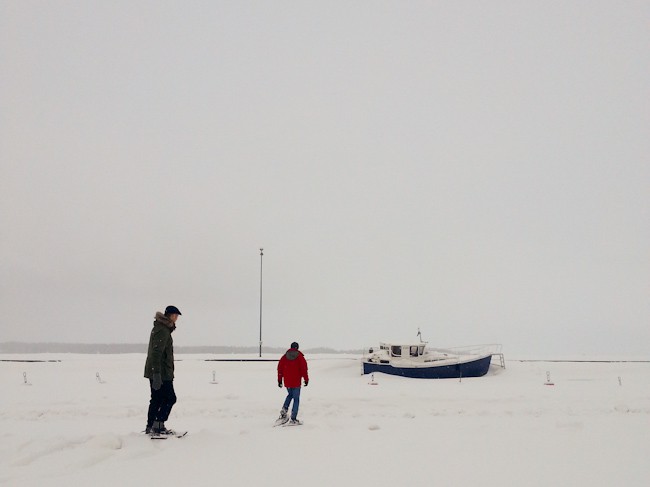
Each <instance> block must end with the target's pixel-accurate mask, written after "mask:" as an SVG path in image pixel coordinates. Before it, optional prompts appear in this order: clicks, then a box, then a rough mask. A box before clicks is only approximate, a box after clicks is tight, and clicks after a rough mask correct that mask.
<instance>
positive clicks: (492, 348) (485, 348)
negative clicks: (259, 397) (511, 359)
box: [429, 343, 506, 369]
mask: <svg viewBox="0 0 650 487" xmlns="http://www.w3.org/2000/svg"><path fill="white" fill-rule="evenodd" d="M429 350H430V351H433V352H437V353H446V354H453V355H457V356H459V357H462V356H470V355H496V356H497V357H499V361H500V365H501V367H503V368H504V369H505V367H506V365H505V359H504V357H503V345H501V344H500V343H489V344H483V345H468V346H464V347H453V348H429Z"/></svg>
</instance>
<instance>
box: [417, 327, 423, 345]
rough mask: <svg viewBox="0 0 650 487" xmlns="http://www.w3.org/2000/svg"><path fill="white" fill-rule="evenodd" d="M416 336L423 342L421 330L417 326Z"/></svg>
mask: <svg viewBox="0 0 650 487" xmlns="http://www.w3.org/2000/svg"><path fill="white" fill-rule="evenodd" d="M417 336H418V337H420V343H424V341H423V340H422V332H421V331H420V328H419V327H418V334H417Z"/></svg>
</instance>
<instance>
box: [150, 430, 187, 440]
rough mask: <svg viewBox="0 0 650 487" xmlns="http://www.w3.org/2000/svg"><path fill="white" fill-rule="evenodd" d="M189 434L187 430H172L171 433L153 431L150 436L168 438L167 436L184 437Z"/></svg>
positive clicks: (154, 438) (159, 438)
mask: <svg viewBox="0 0 650 487" xmlns="http://www.w3.org/2000/svg"><path fill="white" fill-rule="evenodd" d="M186 434H187V431H172V432H171V433H167V434H164V435H162V434H160V433H151V434H150V435H149V437H150V438H151V439H152V440H166V439H167V438H183V437H184V436H185V435H186Z"/></svg>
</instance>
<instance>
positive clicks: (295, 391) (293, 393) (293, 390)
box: [282, 387, 300, 419]
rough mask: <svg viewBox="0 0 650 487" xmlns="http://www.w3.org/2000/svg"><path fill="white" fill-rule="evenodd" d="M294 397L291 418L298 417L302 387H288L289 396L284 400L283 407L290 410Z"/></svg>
mask: <svg viewBox="0 0 650 487" xmlns="http://www.w3.org/2000/svg"><path fill="white" fill-rule="evenodd" d="M292 399H293V408H291V419H296V418H297V417H298V408H299V407H300V387H287V398H286V399H285V400H284V406H282V409H285V410H287V411H288V410H289V404H291V400H292Z"/></svg>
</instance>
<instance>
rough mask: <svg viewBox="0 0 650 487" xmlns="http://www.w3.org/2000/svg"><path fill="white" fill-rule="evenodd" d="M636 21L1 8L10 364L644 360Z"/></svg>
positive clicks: (428, 9)
mask: <svg viewBox="0 0 650 487" xmlns="http://www.w3.org/2000/svg"><path fill="white" fill-rule="evenodd" d="M649 25H650V4H649V3H648V2H646V1H626V2H613V1H593V0H589V1H566V2H547V1H538V2H530V1H521V0H517V1H491V2H468V1H460V2H443V1H426V2H420V1H409V2H403V1H394V2H386V1H357V2H355V1H352V2H350V1H344V2H336V1H327V2H299V1H293V2H287V1H275V2H261V1H258V2H245V1H237V2H217V1H210V2H207V1H206V2H197V1H183V2H181V1H178V2H153V1H152V2H137V1H136V2H133V1H112V2H90V1H79V2H74V1H65V2H62V1H52V2H29V1H21V2H18V1H6V0H3V1H1V2H0V42H1V44H0V63H1V66H2V67H1V70H2V71H1V73H0V112H1V113H0V123H1V125H0V129H1V134H2V137H1V141H0V164H1V166H0V168H1V178H0V179H1V182H0V203H1V214H0V226H1V228H2V230H1V241H0V251H1V255H2V262H1V269H0V271H1V274H0V293H1V294H0V309H1V310H2V325H1V327H0V341H10V340H16V341H62V342H118V343H120V342H145V341H146V340H147V339H148V334H149V331H150V327H151V322H152V318H153V315H154V312H155V311H157V310H162V309H163V308H164V306H165V305H167V304H174V305H176V306H178V307H179V308H180V309H181V311H182V312H183V317H182V318H181V319H180V320H179V329H178V330H177V332H176V334H175V341H176V343H177V344H182V345H199V344H207V345H253V346H256V345H257V342H258V333H259V330H258V328H259V277H260V275H259V274H260V256H259V248H260V247H264V249H265V255H264V315H263V326H264V343H265V345H269V346H283V345H285V344H288V343H290V342H291V341H292V340H298V341H299V342H300V343H301V345H302V346H303V348H309V347H316V346H331V347H335V348H357V347H361V346H367V345H372V344H374V343H376V342H377V341H378V340H380V339H384V338H391V337H399V338H401V337H409V338H415V335H416V332H417V328H418V327H420V328H421V329H422V333H423V335H424V337H425V338H426V339H428V340H429V341H430V343H431V344H433V345H438V346H454V345H468V344H476V343H491V342H499V343H503V344H504V347H505V352H506V354H510V355H522V356H523V355H526V354H529V355H530V354H568V353H571V354H606V353H616V354H622V353H629V354H643V353H650V326H649V325H650V299H649V298H650V211H649V209H650V191H649V188H650V160H649V155H650V142H649V140H650V137H649V134H650V96H649V95H650V92H649V91H650V89H649V88H650V63H649V61H650V42H649V41H650V29H648V26H649Z"/></svg>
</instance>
